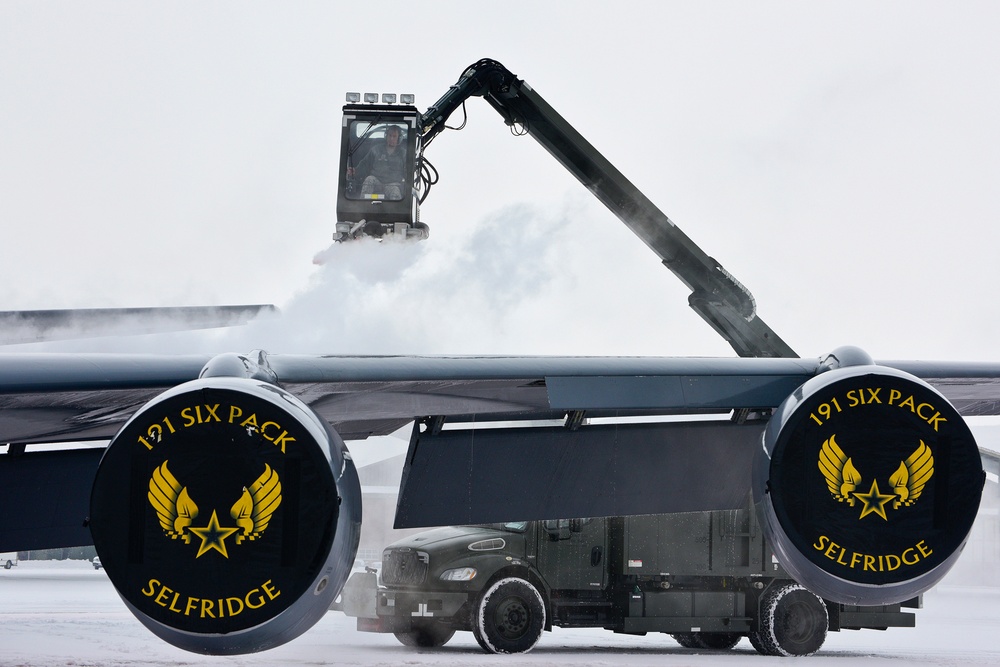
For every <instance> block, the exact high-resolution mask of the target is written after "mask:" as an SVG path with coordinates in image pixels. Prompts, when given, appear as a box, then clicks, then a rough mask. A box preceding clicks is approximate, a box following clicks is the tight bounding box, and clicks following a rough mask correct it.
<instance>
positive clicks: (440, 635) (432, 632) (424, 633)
mask: <svg viewBox="0 0 1000 667" xmlns="http://www.w3.org/2000/svg"><path fill="white" fill-rule="evenodd" d="M393 634H394V635H395V636H396V639H398V640H399V643H400V644H402V645H403V646H414V647H418V648H433V647H435V646H444V645H445V644H447V643H448V640H449V639H451V638H452V637H454V636H455V630H454V629H452V628H449V627H448V626H446V625H444V624H442V623H435V622H434V621H431V622H429V623H420V624H417V623H414V624H413V627H412V629H411V630H410V631H409V632H394V633H393Z"/></svg>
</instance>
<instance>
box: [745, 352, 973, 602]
mask: <svg viewBox="0 0 1000 667" xmlns="http://www.w3.org/2000/svg"><path fill="white" fill-rule="evenodd" d="M984 481H985V473H984V472H983V467H982V459H981V457H980V455H979V450H978V447H977V446H976V442H975V439H974V438H973V436H972V433H971V431H970V430H969V427H968V425H967V424H966V423H965V421H964V420H963V419H962V417H961V415H959V414H958V412H957V410H955V408H954V407H953V406H952V405H951V404H950V403H948V401H947V400H946V399H945V398H944V397H943V396H942V395H941V394H940V393H938V392H937V391H936V390H935V389H933V388H932V387H931V386H930V385H928V384H926V383H925V382H923V381H922V380H919V379H917V378H915V377H913V376H911V375H909V374H907V373H903V372H901V371H897V370H895V369H891V368H886V367H882V366H875V365H861V366H853V367H847V368H838V369H835V370H830V371H827V372H825V373H822V374H821V375H819V376H817V377H815V378H813V379H812V380H810V381H808V382H806V383H805V384H804V385H803V386H802V387H800V388H799V390H797V391H796V392H795V393H794V394H792V395H791V396H789V397H788V398H787V399H786V400H785V401H784V403H783V404H782V405H781V406H780V407H779V408H778V410H777V412H776V413H775V415H774V416H773V417H772V419H771V421H770V422H769V423H768V426H767V429H766V430H765V432H764V437H763V447H762V448H761V449H760V450H759V451H758V453H757V456H756V457H755V461H754V475H753V494H754V501H755V503H756V504H757V508H758V512H759V514H760V517H761V521H762V522H763V524H764V527H765V530H766V531H767V533H768V537H769V538H770V539H771V541H772V544H773V545H774V549H775V554H776V556H777V557H778V559H779V560H780V561H781V564H782V565H783V566H784V568H785V569H786V570H787V571H788V572H789V573H790V574H791V575H792V576H793V577H795V579H796V580H798V581H799V582H800V583H801V584H803V585H804V586H806V587H807V588H809V589H810V590H812V591H814V592H815V593H818V594H819V595H821V596H823V597H824V598H826V599H829V600H833V601H835V602H840V603H844V604H859V605H881V604H892V603H897V602H902V601H903V600H907V599H909V598H912V597H913V596H915V595H917V594H919V593H922V592H924V591H926V590H927V589H929V588H930V587H931V586H933V585H934V584H935V583H937V582H938V581H940V579H941V578H942V577H943V576H944V575H945V574H946V573H947V572H948V570H949V569H950V568H951V566H952V565H953V564H954V562H955V560H956V559H957V558H958V556H959V554H960V553H961V550H962V547H963V546H964V544H965V542H966V540H967V539H968V535H969V531H970V530H971V528H972V524H973V521H974V520H975V518H976V513H977V511H978V508H979V501H980V497H981V495H982V488H983V483H984Z"/></svg>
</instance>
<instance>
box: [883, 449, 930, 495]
mask: <svg viewBox="0 0 1000 667" xmlns="http://www.w3.org/2000/svg"><path fill="white" fill-rule="evenodd" d="M933 474H934V457H933V456H932V455H931V448H930V447H928V446H927V445H925V444H924V441H923V440H921V441H920V446H919V447H917V449H916V451H915V452H913V453H912V454H910V456H909V457H908V458H907V459H906V460H905V461H900V462H899V468H897V469H896V472H894V473H893V474H892V476H891V477H890V478H889V483H890V484H892V490H893V492H895V494H896V500H894V501H893V502H892V508H893V509H899V506H900V505H906V506H909V505H912V504H913V503H915V502H916V501H917V499H918V498H920V494H921V493H923V491H924V485H925V484H927V482H928V480H930V478H931V476H932V475H933Z"/></svg>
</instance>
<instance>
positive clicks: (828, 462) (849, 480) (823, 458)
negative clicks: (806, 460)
mask: <svg viewBox="0 0 1000 667" xmlns="http://www.w3.org/2000/svg"><path fill="white" fill-rule="evenodd" d="M835 437H836V436H832V435H831V436H830V438H829V439H828V440H826V441H825V442H823V447H822V449H820V452H819V470H820V472H821V473H823V477H824V478H826V485H827V487H829V489H830V493H831V494H833V497H834V498H836V499H837V500H838V501H840V502H842V503H843V502H846V503H847V504H848V505H850V506H851V507H854V489H856V488H858V484H860V483H861V473H859V472H858V469H857V468H855V467H854V464H853V463H852V462H851V459H849V458H848V457H847V455H846V454H844V450H842V449H841V448H840V446H839V445H838V444H837V442H836V441H835V440H834V438H835Z"/></svg>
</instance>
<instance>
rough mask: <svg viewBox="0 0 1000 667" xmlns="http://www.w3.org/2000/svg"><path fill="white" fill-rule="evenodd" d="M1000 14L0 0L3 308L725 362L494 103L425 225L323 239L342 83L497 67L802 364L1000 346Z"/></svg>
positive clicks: (629, 239)
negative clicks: (726, 282) (711, 266)
mask: <svg viewBox="0 0 1000 667" xmlns="http://www.w3.org/2000/svg"><path fill="white" fill-rule="evenodd" d="M998 34H1000V7H998V6H997V5H996V4H995V3H977V2H963V3H958V4H950V3H949V4H947V5H946V4H945V3H921V2H912V1H907V2H889V3H885V2H882V3H872V2H844V1H842V0H841V1H838V2H830V3H821V2H811V3H802V2H763V3H738V2H723V3H719V2H700V3H687V2H685V3H671V2H662V1H657V2H625V1H619V2H550V3H539V2H505V3H501V4H495V3H494V4H487V3H467V2H433V3H430V4H429V5H427V6H424V5H419V4H414V3H412V2H405V3H404V2H399V3H396V2H380V3H368V4H358V3H353V4H350V5H348V4H347V3H333V2H317V3H308V2H296V3H282V4H278V3H258V2H246V1H240V2H214V3H203V2H176V1H172V2H143V3H131V2H110V3H109V2H87V3H77V2H37V1H32V2H12V1H11V0H0V119H2V122H0V228H2V230H3V239H2V242H0V310H15V309H35V308H83V307H108V306H140V305H163V306H175V305H200V304H206V305H208V304H236V303H259V302H270V303H275V304H276V305H278V306H279V307H281V308H282V309H283V311H284V316H283V317H282V318H281V319H280V320H278V321H275V322H270V323H263V324H259V325H256V326H251V327H250V328H249V329H248V330H245V331H242V332H240V333H238V334H227V335H215V336H209V337H205V336H204V335H201V336H200V337H198V338H189V339H183V340H181V339H178V338H177V337H173V338H170V339H169V343H168V342H164V341H163V340H159V341H157V340H151V339H143V340H142V341H140V342H137V343H129V344H128V345H122V344H119V343H116V344H115V345H116V349H123V348H124V347H131V346H133V345H138V346H143V345H144V346H147V347H149V346H153V347H156V348H157V349H168V348H169V349H173V348H174V347H178V348H185V349H187V348H206V347H207V348H212V349H221V348H235V349H237V351H244V350H245V349H249V348H251V347H266V348H268V349H270V350H271V351H273V352H337V353H351V352H364V353H372V352H386V353H389V352H391V353H407V352H412V353H450V352H455V353H529V354H629V355H631V354H650V355H683V356H693V355H731V354H732V351H731V349H730V348H729V347H728V346H727V345H726V344H725V343H724V342H722V341H721V339H719V338H718V337H717V336H716V335H715V334H714V333H713V332H712V331H711V329H710V328H709V327H708V326H707V325H706V324H704V323H703V322H702V321H701V320H700V319H699V318H698V316H697V315H695V314H694V313H693V311H691V310H690V309H689V308H688V307H687V305H686V299H687V291H686V290H685V288H684V287H683V286H682V285H681V284H680V282H679V281H678V280H677V279H676V278H674V276H673V275H672V274H671V273H670V272H669V271H667V270H666V269H664V268H663V267H661V266H660V265H659V263H658V261H657V259H656V258H655V256H654V255H653V254H652V253H651V252H650V251H649V250H648V249H647V248H646V247H645V246H644V245H643V244H642V243H641V241H639V240H638V239H637V238H636V237H634V236H633V235H632V234H631V232H629V231H628V230H627V229H626V228H625V227H624V226H623V225H622V224H621V223H620V222H618V220H617V219H616V218H615V217H614V216H612V215H611V214H610V213H609V212H607V211H606V210H605V209H604V208H603V207H602V206H601V205H600V204H599V203H598V202H597V201H596V200H594V199H593V198H592V197H591V195H589V193H587V191H586V190H585V189H584V188H583V187H582V186H580V185H579V184H578V183H577V182H576V181H575V180H574V179H573V178H572V177H571V176H570V175H569V174H568V173H567V172H566V171H565V170H563V169H562V168H561V167H560V166H559V165H558V164H557V163H555V162H554V161H553V160H552V159H551V158H550V157H549V156H548V154H547V153H545V152H544V151H543V150H542V149H541V147H540V146H539V145H537V144H536V143H535V142H534V141H532V140H531V139H530V138H515V137H512V136H511V135H510V133H509V132H508V130H507V128H506V127H505V126H504V124H503V123H502V121H501V119H500V117H499V116H498V115H496V113H495V112H494V111H493V110H492V109H490V108H489V106H488V105H486V104H485V103H483V102H482V101H481V100H472V101H470V103H469V104H468V107H467V108H468V115H469V122H468V126H467V128H466V129H465V130H463V131H462V132H449V133H446V134H444V135H443V136H441V137H439V138H438V139H437V140H436V141H435V142H434V144H433V145H432V146H431V147H430V149H429V150H428V154H427V156H428V157H429V158H430V160H431V161H432V162H433V163H434V164H435V165H436V167H437V168H438V170H439V171H440V173H441V182H440V184H439V185H437V186H435V188H434V189H433V191H432V193H431V196H430V198H429V199H428V200H427V202H426V203H425V205H424V207H423V209H422V217H423V219H424V220H425V221H426V222H428V223H429V225H430V227H431V237H430V239H429V240H428V241H427V242H425V243H422V244H418V245H416V246H410V247H404V248H400V247H387V246H385V245H382V246H379V245H377V244H367V245H362V246H356V247H347V246H338V247H335V248H332V249H329V247H330V235H331V233H332V231H333V228H334V223H335V220H336V214H335V206H336V175H337V170H338V166H337V161H338V151H339V128H340V120H341V119H340V117H341V107H342V105H343V100H344V93H345V92H346V91H361V92H366V91H379V92H410V93H415V94H416V96H417V106H418V107H420V108H421V109H425V108H426V107H427V106H429V105H430V104H432V103H433V102H435V101H436V100H437V99H438V98H439V97H440V96H441V95H442V94H444V92H445V91H446V90H447V89H448V86H450V85H451V84H452V83H454V82H455V81H456V80H457V78H458V76H459V75H460V74H461V73H462V71H463V70H464V68H465V67H466V66H467V65H469V64H470V63H472V62H474V61H476V60H478V59H479V58H482V57H490V58H495V59H497V60H499V61H500V62H502V63H504V64H505V65H506V66H507V67H508V68H509V69H511V70H512V71H513V72H515V73H516V74H517V75H518V76H519V77H521V78H523V79H524V80H526V81H527V82H528V83H530V84H531V85H532V87H533V88H534V89H535V90H536V91H537V92H538V93H540V94H541V95H542V96H543V97H544V98H545V99H546V100H547V101H548V102H549V103H550V104H551V105H552V106H553V107H555V108H556V109H557V110H558V111H559V112H560V113H561V114H562V115H563V116H564V117H565V118H566V119H568V120H569V121H570V122H571V123H573V124H574V126H575V127H576V128H577V129H578V130H579V131H580V132H581V133H582V134H583V135H584V136H585V137H587V138H588V139H589V140H590V141H591V143H593V144H594V145H595V146H596V147H597V148H598V149H600V150H601V151H602V152H603V153H604V155H605V156H606V157H607V158H608V159H610V160H611V161H612V162H613V163H614V164H615V165H616V166H617V167H618V168H619V169H620V170H621V171H622V172H623V173H624V174H625V175H626V176H627V177H629V178H630V179H631V180H632V181H633V182H634V183H635V184H636V185H637V186H639V188H640V189H642V190H643V192H644V193H645V194H646V195H647V196H648V197H649V198H650V199H651V200H652V201H653V202H655V203H656V204H657V205H658V206H659V207H660V208H661V209H662V210H663V211H664V212H665V213H667V215H669V216H670V217H671V218H672V219H673V220H674V221H675V222H676V223H677V224H678V225H679V226H680V227H681V228H682V229H683V230H684V231H685V232H686V233H687V234H688V235H689V236H690V237H691V238H692V239H694V240H695V241H696V242H697V243H699V244H700V245H701V246H702V247H703V248H704V249H705V251H706V252H707V253H708V254H710V255H712V256H713V257H716V258H717V259H718V260H719V261H720V262H722V264H723V265H724V266H725V267H726V268H727V269H728V270H729V271H730V272H731V273H733V274H734V275H735V276H736V277H737V278H738V279H739V280H740V281H742V282H743V283H744V284H746V285H747V286H748V287H749V288H750V289H751V291H752V292H753V293H754V295H755V296H756V299H757V303H758V313H759V315H760V316H761V317H762V318H763V319H764V320H765V321H766V322H767V323H768V324H769V325H770V326H771V327H772V328H774V329H775V330H776V331H777V332H778V333H779V334H780V335H781V336H782V337H783V338H784V339H785V340H786V341H787V342H788V343H789V344H790V345H791V346H792V347H793V348H794V349H795V350H796V351H797V352H799V353H800V354H801V355H803V356H818V355H821V354H823V353H825V352H828V351H830V350H831V349H833V348H835V347H837V346H839V345H844V344H854V345H859V346H861V347H863V348H865V349H867V350H868V351H869V352H870V353H871V354H872V355H873V356H875V357H876V358H883V359H891V358H895V359H898V358H929V359H991V360H997V359H998V358H1000V353H998V352H997V345H998V333H1000V308H998V306H997V304H996V300H997V296H996V285H997V282H998V280H997V279H998V277H1000V269H998V265H997V262H996V260H995V256H996V254H997V246H998V241H1000V232H998V231H997V221H998V217H1000V216H998V214H1000V197H998V196H997V192H996V189H997V182H998V177H1000V122H998V121H997V119H998V118H1000V90H998V86H1000V76H998V71H997V70H998V68H1000V40H998V39H997V37H996V36H997V35H998ZM455 120H456V121H457V120H458V119H457V118H456V119H455ZM328 249H329V250H328ZM324 251H327V252H326V259H327V263H326V264H325V265H323V266H322V267H320V266H316V265H314V264H313V263H312V261H313V258H314V256H316V255H317V254H318V253H322V252H324Z"/></svg>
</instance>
